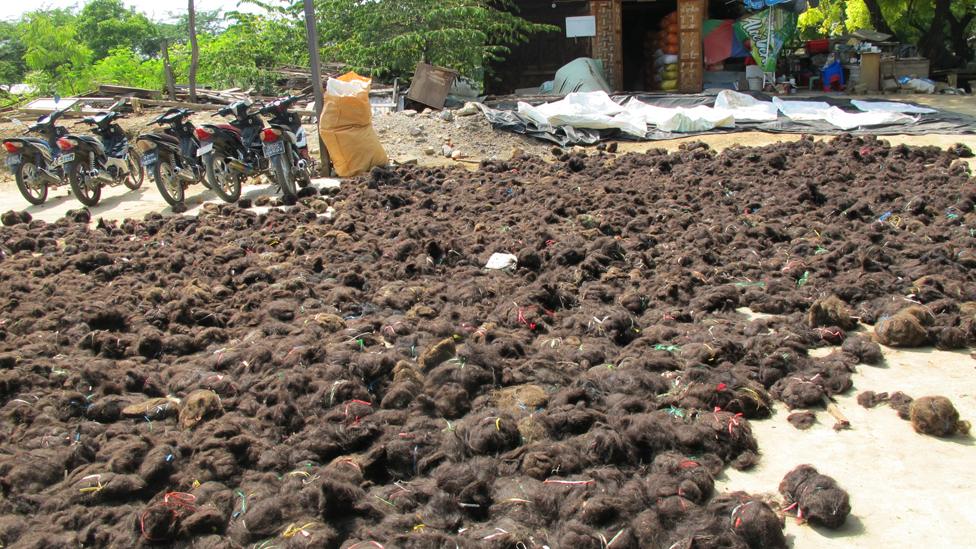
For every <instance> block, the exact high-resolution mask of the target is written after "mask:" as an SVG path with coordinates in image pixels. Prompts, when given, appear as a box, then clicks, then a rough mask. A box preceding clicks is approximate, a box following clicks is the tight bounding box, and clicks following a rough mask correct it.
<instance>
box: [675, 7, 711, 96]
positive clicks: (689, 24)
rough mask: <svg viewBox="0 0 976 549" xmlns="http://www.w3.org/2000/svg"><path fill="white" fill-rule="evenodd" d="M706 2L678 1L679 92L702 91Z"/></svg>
mask: <svg viewBox="0 0 976 549" xmlns="http://www.w3.org/2000/svg"><path fill="white" fill-rule="evenodd" d="M704 19H705V0H678V63H679V66H678V91H681V92H686V93H687V92H690V93H698V92H700V91H702V85H703V82H702V80H703V76H704V74H703V73H704V66H703V63H704V62H705V59H704V58H705V56H704V55H703V52H702V22H703V21H704Z"/></svg>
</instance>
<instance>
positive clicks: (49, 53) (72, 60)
mask: <svg viewBox="0 0 976 549" xmlns="http://www.w3.org/2000/svg"><path fill="white" fill-rule="evenodd" d="M18 30H19V32H20V40H21V41H22V42H23V44H24V46H25V50H24V63H25V64H26V66H27V68H28V69H29V70H30V71H31V72H30V73H29V74H28V77H27V80H28V82H29V83H31V84H33V85H34V86H35V87H37V89H38V91H39V92H41V93H55V92H58V93H61V94H72V93H79V92H83V91H87V90H88V89H89V87H90V85H91V74H90V69H91V61H92V52H91V50H90V49H89V48H88V46H86V45H85V44H84V43H83V42H82V41H81V40H80V39H79V37H78V30H77V23H76V19H75V17H74V15H73V14H72V13H71V12H70V11H66V10H50V11H34V12H30V13H28V14H26V15H25V16H24V18H23V19H22V20H21V22H20V24H19V25H18Z"/></svg>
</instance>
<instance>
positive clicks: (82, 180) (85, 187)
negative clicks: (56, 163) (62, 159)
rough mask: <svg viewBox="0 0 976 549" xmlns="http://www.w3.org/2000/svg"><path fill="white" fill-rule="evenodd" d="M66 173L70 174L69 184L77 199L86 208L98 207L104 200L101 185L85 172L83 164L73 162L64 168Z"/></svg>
mask: <svg viewBox="0 0 976 549" xmlns="http://www.w3.org/2000/svg"><path fill="white" fill-rule="evenodd" d="M64 171H65V172H67V173H68V182H69V183H71V192H72V193H74V195H75V198H77V199H78V201H79V202H81V203H82V204H84V205H85V206H89V207H92V206H97V205H98V201H99V200H101V198H102V185H101V183H99V182H98V180H97V179H95V178H94V177H91V176H89V175H88V174H86V173H85V172H84V170H83V169H82V166H81V162H72V163H71V164H69V165H67V166H65V167H64Z"/></svg>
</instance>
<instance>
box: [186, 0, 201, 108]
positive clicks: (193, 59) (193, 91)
mask: <svg viewBox="0 0 976 549" xmlns="http://www.w3.org/2000/svg"><path fill="white" fill-rule="evenodd" d="M187 10H188V11H189V14H188V15H189V17H188V19H189V24H188V26H189V27H190V103H196V102H197V64H198V63H199V62H200V48H199V47H198V46H197V10H196V9H195V8H194V6H193V0H187Z"/></svg>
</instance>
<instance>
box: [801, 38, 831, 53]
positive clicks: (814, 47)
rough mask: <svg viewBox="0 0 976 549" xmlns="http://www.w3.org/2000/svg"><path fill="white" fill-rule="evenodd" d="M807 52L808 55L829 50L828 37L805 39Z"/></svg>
mask: <svg viewBox="0 0 976 549" xmlns="http://www.w3.org/2000/svg"><path fill="white" fill-rule="evenodd" d="M806 49H807V53H808V54H810V55H813V54H816V53H828V52H830V39H829V38H822V39H820V40H807V48H806Z"/></svg>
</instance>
